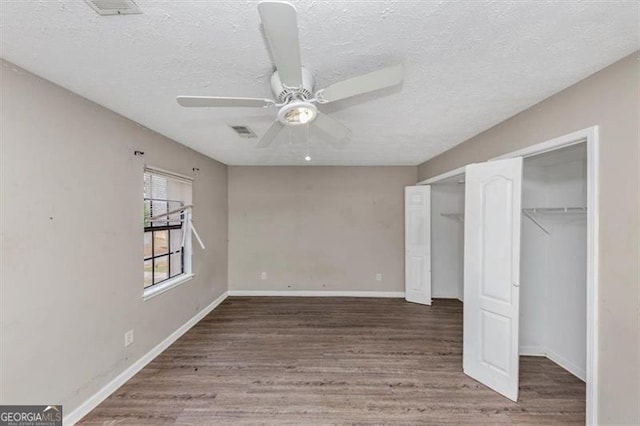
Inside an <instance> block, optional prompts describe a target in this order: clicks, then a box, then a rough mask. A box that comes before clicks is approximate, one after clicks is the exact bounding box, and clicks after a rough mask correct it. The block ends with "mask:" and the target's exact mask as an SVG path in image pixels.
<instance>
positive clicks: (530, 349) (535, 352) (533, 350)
mask: <svg viewBox="0 0 640 426" xmlns="http://www.w3.org/2000/svg"><path fill="white" fill-rule="evenodd" d="M518 352H519V353H520V356H544V357H546V356H547V349H546V348H545V347H544V346H520V349H519V351H518Z"/></svg>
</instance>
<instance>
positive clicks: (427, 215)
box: [404, 185, 431, 305]
mask: <svg viewBox="0 0 640 426" xmlns="http://www.w3.org/2000/svg"><path fill="white" fill-rule="evenodd" d="M404 246H405V257H404V259H405V260H404V262H405V268H404V282H405V284H404V285H405V296H404V297H405V299H407V301H408V302H414V303H422V304H424V305H431V187H430V186H428V185H422V186H407V187H405V188H404Z"/></svg>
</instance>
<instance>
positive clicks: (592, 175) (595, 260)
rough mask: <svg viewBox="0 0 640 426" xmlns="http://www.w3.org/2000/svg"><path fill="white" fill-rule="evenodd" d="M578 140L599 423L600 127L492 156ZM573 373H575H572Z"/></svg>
mask: <svg viewBox="0 0 640 426" xmlns="http://www.w3.org/2000/svg"><path fill="white" fill-rule="evenodd" d="M578 143H586V144H587V371H586V375H585V376H586V379H587V380H586V382H587V413H586V414H587V419H586V423H587V424H588V425H595V424H597V423H598V341H599V339H598V323H599V313H598V304H599V297H598V293H599V290H598V289H599V286H600V284H599V279H600V277H599V259H600V257H599V247H600V239H599V233H600V225H599V224H600V206H599V200H600V189H599V179H600V178H599V168H600V136H599V127H598V126H592V127H587V128H586V129H581V130H578V131H575V132H572V133H569V134H566V135H563V136H560V137H557V138H554V139H551V140H548V141H546V142H542V143H539V144H535V145H530V146H528V147H525V148H522V149H520V150H517V151H513V152H510V153H507V154H503V155H500V156H498V157H495V158H492V159H490V160H489V161H493V160H499V159H504V158H512V157H531V156H534V155H538V154H542V153H544V152H548V151H553V150H556V149H560V148H564V147H567V146H571V145H575V144H578ZM464 168H465V166H462V167H458V168H456V169H454V170H451V171H448V172H445V173H441V174H439V175H437V176H433V177H431V178H429V179H425V180H422V181H420V182H418V185H424V184H432V183H435V182H438V181H441V180H443V179H447V178H450V177H452V176H455V175H458V174H462V173H464ZM574 374H575V373H574Z"/></svg>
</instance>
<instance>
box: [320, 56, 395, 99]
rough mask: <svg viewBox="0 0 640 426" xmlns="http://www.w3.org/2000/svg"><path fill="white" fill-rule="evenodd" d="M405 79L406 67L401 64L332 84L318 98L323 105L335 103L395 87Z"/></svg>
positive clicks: (321, 91)
mask: <svg viewBox="0 0 640 426" xmlns="http://www.w3.org/2000/svg"><path fill="white" fill-rule="evenodd" d="M403 78H404V67H403V65H402V64H399V65H395V66H393V67H388V68H383V69H381V70H378V71H373V72H370V73H368V74H363V75H360V76H358V77H353V78H350V79H348V80H344V81H341V82H339V83H335V84H332V85H331V86H329V87H327V88H326V89H323V90H320V91H319V92H318V94H317V95H316V96H319V102H321V103H328V102H334V101H338V100H340V99H345V98H350V97H351V96H356V95H361V94H363V93H368V92H373V91H374V90H380V89H384V88H385V87H391V86H395V85H396V84H400V83H401V82H402V79H403Z"/></svg>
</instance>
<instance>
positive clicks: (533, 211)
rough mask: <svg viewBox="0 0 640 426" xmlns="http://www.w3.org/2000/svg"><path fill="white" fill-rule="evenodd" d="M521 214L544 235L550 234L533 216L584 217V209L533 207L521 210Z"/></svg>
mask: <svg viewBox="0 0 640 426" xmlns="http://www.w3.org/2000/svg"><path fill="white" fill-rule="evenodd" d="M522 213H523V214H524V215H525V216H526V217H528V218H529V220H531V222H533V223H534V224H535V225H536V226H537V227H538V228H540V229H542V231H544V233H545V234H547V235H551V233H550V232H549V231H548V230H547V229H546V228H545V227H544V226H542V224H541V223H540V222H539V221H538V220H537V219H536V218H535V217H534V215H537V214H540V215H547V216H564V215H576V214H577V215H586V214H587V208H586V207H534V208H526V209H522Z"/></svg>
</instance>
